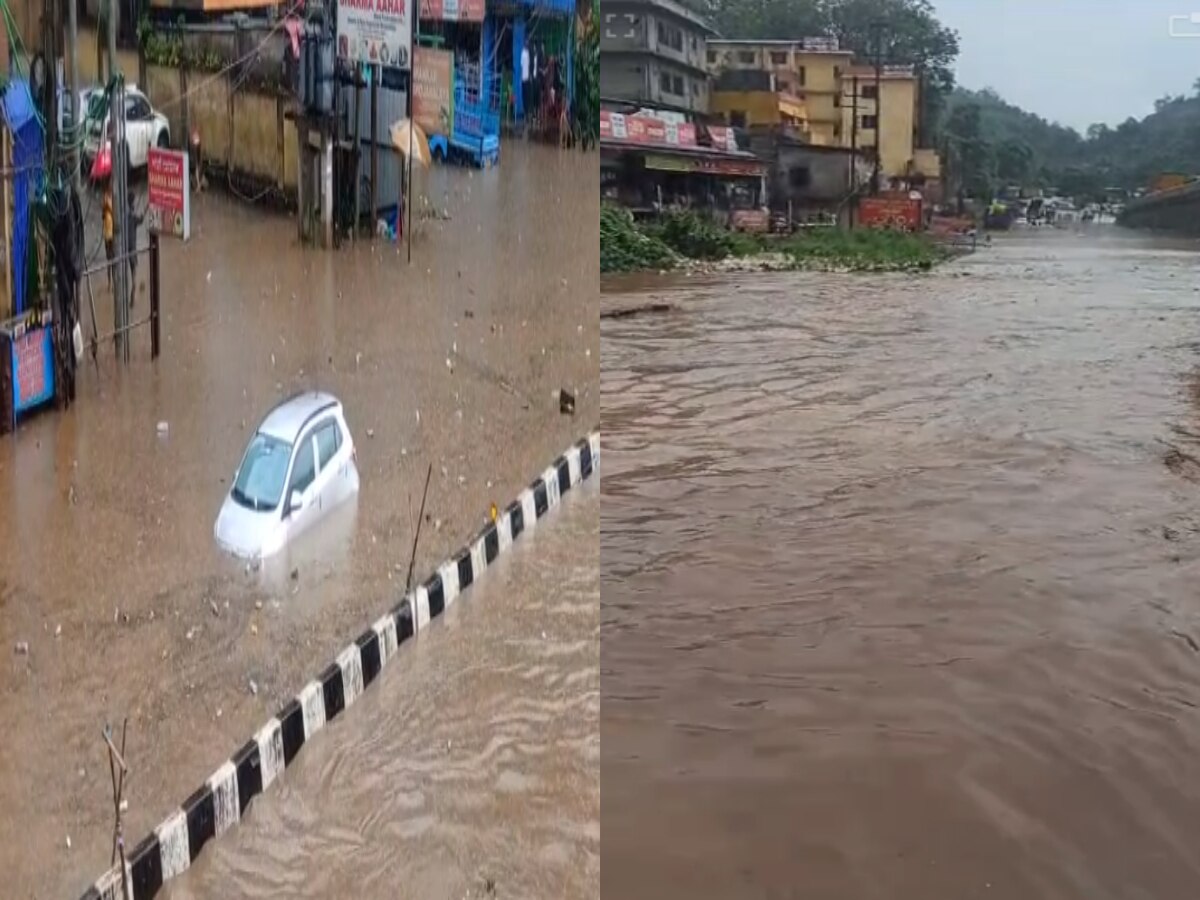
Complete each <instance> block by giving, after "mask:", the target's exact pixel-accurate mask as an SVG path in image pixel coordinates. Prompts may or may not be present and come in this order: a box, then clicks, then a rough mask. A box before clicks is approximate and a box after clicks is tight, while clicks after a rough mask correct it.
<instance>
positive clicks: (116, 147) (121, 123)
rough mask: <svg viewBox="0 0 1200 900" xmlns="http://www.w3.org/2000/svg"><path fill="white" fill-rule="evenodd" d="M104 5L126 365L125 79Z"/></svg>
mask: <svg viewBox="0 0 1200 900" xmlns="http://www.w3.org/2000/svg"><path fill="white" fill-rule="evenodd" d="M107 5H108V71H109V74H110V75H111V76H112V79H111V81H110V84H111V86H112V92H111V94H110V99H109V104H108V121H109V129H108V130H109V135H108V138H109V142H110V143H109V154H108V158H109V159H110V160H111V171H110V172H109V176H108V177H109V178H110V179H111V181H110V184H111V187H112V194H113V258H114V260H115V263H116V267H117V270H116V271H115V272H114V273H113V324H114V325H115V326H116V327H115V328H114V331H115V343H116V351H117V359H119V360H120V361H121V362H129V333H128V331H127V327H128V325H129V260H128V258H127V251H128V247H127V245H128V244H129V241H128V240H126V238H125V233H126V230H127V229H128V218H127V217H128V215H129V203H128V196H127V194H126V187H127V185H126V183H125V172H126V168H127V165H126V160H125V78H124V76H123V75H122V74H121V73H119V72H118V71H117V28H118V25H119V24H120V21H119V20H120V11H119V6H118V0H107Z"/></svg>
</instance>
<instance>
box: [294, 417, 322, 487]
mask: <svg viewBox="0 0 1200 900" xmlns="http://www.w3.org/2000/svg"><path fill="white" fill-rule="evenodd" d="M316 478H317V459H316V457H315V456H313V441H312V432H311V431H310V432H308V433H307V434H305V435H304V439H303V440H302V441H301V442H300V447H299V449H298V450H297V451H296V462H295V463H293V465H292V487H291V490H293V491H300V492H301V493H303V492H304V491H306V490H308V487H309V485H311V484H312V483H313V482H314V481H315V480H316ZM289 496H291V494H290V492H289Z"/></svg>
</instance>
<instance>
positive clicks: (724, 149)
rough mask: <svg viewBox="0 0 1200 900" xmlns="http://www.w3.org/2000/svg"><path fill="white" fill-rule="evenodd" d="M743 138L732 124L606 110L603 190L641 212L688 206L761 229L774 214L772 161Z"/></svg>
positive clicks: (606, 197)
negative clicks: (739, 141) (769, 182)
mask: <svg viewBox="0 0 1200 900" xmlns="http://www.w3.org/2000/svg"><path fill="white" fill-rule="evenodd" d="M702 141H703V142H702ZM736 146H737V145H736V142H735V141H733V140H732V133H731V132H729V131H728V129H724V128H717V127H715V126H713V127H709V128H704V127H703V126H699V127H698V126H696V125H692V124H674V123H670V122H666V121H664V120H662V119H658V118H655V117H653V116H646V115H635V116H626V115H621V114H619V113H611V112H608V111H607V110H603V111H601V113H600V190H601V198H602V199H603V200H605V201H607V202H610V203H617V204H620V205H622V206H626V207H628V208H629V209H630V210H631V211H632V212H633V213H634V215H640V216H649V215H657V214H660V213H662V212H665V211H669V210H680V209H689V210H695V211H696V212H701V213H704V214H705V215H709V216H712V217H713V218H716V219H718V220H720V221H722V222H723V223H726V224H729V225H731V226H734V227H738V228H746V229H748V230H759V225H760V223H759V220H760V219H761V220H762V223H761V224H762V225H763V227H765V223H766V221H767V219H766V214H765V212H764V208H765V205H766V198H765V195H764V180H765V176H766V171H767V170H766V165H765V164H764V163H763V162H762V161H761V160H759V159H758V158H757V157H755V156H754V155H753V154H750V153H746V152H744V151H741V150H738V149H736Z"/></svg>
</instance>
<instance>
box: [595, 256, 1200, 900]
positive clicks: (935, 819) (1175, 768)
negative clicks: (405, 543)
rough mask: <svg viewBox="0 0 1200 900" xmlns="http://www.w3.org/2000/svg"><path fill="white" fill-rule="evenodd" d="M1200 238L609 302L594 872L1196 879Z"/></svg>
mask: <svg viewBox="0 0 1200 900" xmlns="http://www.w3.org/2000/svg"><path fill="white" fill-rule="evenodd" d="M1195 250H1196V247H1195V245H1188V244H1177V243H1170V244H1167V243H1155V242H1153V241H1152V240H1151V239H1148V238H1145V237H1140V236H1131V235H1120V234H1109V236H1107V237H1102V236H1098V235H1096V234H1095V233H1092V234H1090V235H1076V234H1060V233H1054V234H1038V235H1031V236H1028V237H1014V238H1011V239H1005V240H1000V241H997V242H996V245H995V246H994V247H993V248H991V249H987V250H982V251H981V252H980V253H979V254H978V255H977V256H975V257H973V258H969V259H966V260H964V261H962V262H959V263H956V264H953V265H950V266H947V267H946V268H944V269H942V270H940V271H938V272H936V273H934V274H931V275H929V276H928V277H919V278H910V277H892V276H879V277H861V278H858V277H836V276H828V277H826V276H814V275H780V276H761V277H755V278H750V279H740V280H738V281H736V282H734V281H710V282H700V281H694V282H692V283H690V284H688V285H684V286H677V287H672V288H669V289H657V290H650V291H644V290H643V291H642V292H641V293H640V295H639V296H637V297H631V296H606V297H605V298H604V304H605V305H609V304H628V303H632V302H648V301H650V300H653V301H665V302H668V303H673V304H676V305H677V306H678V309H677V311H675V312H672V313H667V314H661V315H652V316H651V315H648V316H644V317H634V318H627V319H622V320H618V321H613V322H605V323H604V327H603V347H604V358H603V365H602V373H603V374H602V392H603V400H602V406H603V420H604V429H605V434H604V439H605V483H604V505H603V510H602V518H601V523H602V524H601V536H602V537H601V544H602V560H603V575H602V579H603V580H602V584H603V603H602V607H601V618H602V641H603V653H602V685H603V704H602V731H603V735H604V742H603V755H602V780H603V785H604V807H603V816H602V829H603V834H604V862H605V874H606V877H605V885H604V886H605V892H606V893H608V892H609V891H611V893H612V895H613V896H620V897H629V898H636V897H647V898H649V897H653V898H668V897H695V896H713V897H715V896H722V897H733V896H737V897H820V898H823V900H834V898H847V900H850V898H853V900H867V898H881V900H882V898H898V897H904V898H918V897H920V898H924V897H930V898H932V897H990V898H1022V900H1027V898H1032V897H1037V898H1070V900H1077V898H1079V900H1081V898H1089V900H1095V898H1112V900H1118V898H1120V900H1127V898H1134V897H1139V898H1155V900H1167V898H1192V897H1194V896H1195V895H1196V884H1197V882H1198V880H1200V856H1198V855H1197V853H1196V851H1195V844H1196V841H1195V836H1196V835H1197V834H1198V833H1200V708H1198V706H1200V643H1198V642H1200V600H1198V599H1197V593H1196V579H1197V574H1198V566H1197V554H1198V551H1200V287H1198V285H1200V279H1198V276H1200V255H1197V254H1196V252H1195Z"/></svg>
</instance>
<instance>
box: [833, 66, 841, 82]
mask: <svg viewBox="0 0 1200 900" xmlns="http://www.w3.org/2000/svg"><path fill="white" fill-rule="evenodd" d="M841 77H842V67H841V66H834V67H833V80H834V81H839V80H840V79H841Z"/></svg>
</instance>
